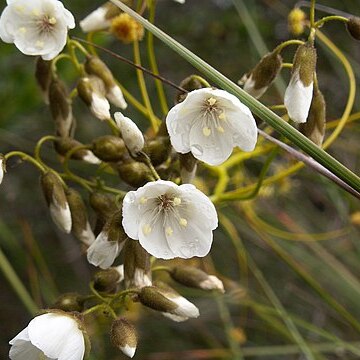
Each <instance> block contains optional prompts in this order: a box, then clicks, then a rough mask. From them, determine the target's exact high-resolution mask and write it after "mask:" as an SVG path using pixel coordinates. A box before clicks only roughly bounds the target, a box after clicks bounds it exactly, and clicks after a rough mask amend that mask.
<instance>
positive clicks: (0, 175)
mask: <svg viewBox="0 0 360 360" xmlns="http://www.w3.org/2000/svg"><path fill="white" fill-rule="evenodd" d="M3 178H4V160H3V159H2V158H1V157H0V184H1V183H2V181H3Z"/></svg>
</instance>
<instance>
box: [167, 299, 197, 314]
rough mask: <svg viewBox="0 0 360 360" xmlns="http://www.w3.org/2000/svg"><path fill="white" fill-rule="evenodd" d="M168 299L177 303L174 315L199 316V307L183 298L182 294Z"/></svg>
mask: <svg viewBox="0 0 360 360" xmlns="http://www.w3.org/2000/svg"><path fill="white" fill-rule="evenodd" d="M170 300H171V301H173V302H174V303H176V304H177V305H178V307H177V308H176V309H175V311H174V314H175V315H178V316H184V317H185V316H186V317H188V318H197V317H199V315H200V313H199V309H198V308H197V307H196V306H195V305H194V304H193V303H191V302H190V301H189V300H187V299H185V298H184V297H183V296H178V297H174V298H171V299H170Z"/></svg>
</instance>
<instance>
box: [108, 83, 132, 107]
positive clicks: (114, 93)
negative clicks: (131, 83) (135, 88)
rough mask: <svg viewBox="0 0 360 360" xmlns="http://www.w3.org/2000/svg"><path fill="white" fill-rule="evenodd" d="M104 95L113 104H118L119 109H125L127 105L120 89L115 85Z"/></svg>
mask: <svg viewBox="0 0 360 360" xmlns="http://www.w3.org/2000/svg"><path fill="white" fill-rule="evenodd" d="M106 97H107V98H108V100H109V101H110V102H111V103H112V104H113V105H115V106H118V107H119V108H120V109H123V110H125V109H126V108H127V106H128V105H127V103H126V101H125V99H124V95H123V93H122V91H121V89H120V88H119V86H117V85H115V86H113V87H112V88H111V89H110V90H109V91H108V92H107V93H106Z"/></svg>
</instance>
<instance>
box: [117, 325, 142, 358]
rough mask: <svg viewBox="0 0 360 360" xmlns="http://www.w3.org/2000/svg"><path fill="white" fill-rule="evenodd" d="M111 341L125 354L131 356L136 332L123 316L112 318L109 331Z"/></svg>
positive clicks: (134, 346) (134, 349)
mask: <svg viewBox="0 0 360 360" xmlns="http://www.w3.org/2000/svg"><path fill="white" fill-rule="evenodd" d="M110 339H111V343H112V344H113V345H114V346H115V347H117V348H118V349H120V350H121V351H122V352H123V353H124V354H125V355H126V356H128V357H130V358H132V357H133V356H134V355H135V351H136V346H137V341H138V340H137V332H136V329H135V327H134V325H132V324H131V323H129V321H127V320H126V319H125V318H119V319H117V320H114V321H113V323H112V325H111V331H110Z"/></svg>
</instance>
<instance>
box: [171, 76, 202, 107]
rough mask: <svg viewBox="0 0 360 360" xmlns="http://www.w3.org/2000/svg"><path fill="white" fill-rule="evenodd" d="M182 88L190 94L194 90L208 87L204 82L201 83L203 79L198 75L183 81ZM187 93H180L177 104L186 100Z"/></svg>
mask: <svg viewBox="0 0 360 360" xmlns="http://www.w3.org/2000/svg"><path fill="white" fill-rule="evenodd" d="M180 87H181V88H183V89H184V90H187V92H190V91H193V90H197V89H202V88H204V87H206V86H205V84H204V83H203V82H201V79H200V77H199V76H198V75H190V76H188V77H187V78H185V79H184V80H182V81H181V83H180ZM187 92H179V93H178V94H177V95H176V99H175V103H176V104H179V103H181V102H182V101H184V100H185V98H186V95H187Z"/></svg>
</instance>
